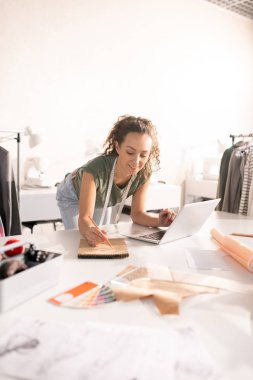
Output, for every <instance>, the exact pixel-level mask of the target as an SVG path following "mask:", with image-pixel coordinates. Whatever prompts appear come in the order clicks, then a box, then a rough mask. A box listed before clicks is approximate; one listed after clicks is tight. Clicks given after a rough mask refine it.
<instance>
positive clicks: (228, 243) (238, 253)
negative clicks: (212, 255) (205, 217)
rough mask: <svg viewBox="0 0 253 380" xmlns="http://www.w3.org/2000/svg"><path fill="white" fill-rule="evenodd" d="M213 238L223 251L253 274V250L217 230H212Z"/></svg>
mask: <svg viewBox="0 0 253 380" xmlns="http://www.w3.org/2000/svg"><path fill="white" fill-rule="evenodd" d="M211 235H212V237H213V238H214V239H215V240H216V241H217V242H218V243H219V244H220V246H221V249H222V250H223V251H224V252H226V253H228V254H229V255H231V256H232V257H233V258H234V259H235V260H237V261H238V262H239V263H240V264H241V265H243V266H244V267H245V268H246V269H248V270H249V271H250V272H253V249H252V248H251V247H249V246H247V245H246V244H243V243H242V242H240V241H239V240H237V239H236V238H234V237H232V236H230V235H224V234H222V233H221V232H220V231H219V230H217V229H216V228H213V229H212V230H211Z"/></svg>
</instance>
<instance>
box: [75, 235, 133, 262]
mask: <svg viewBox="0 0 253 380" xmlns="http://www.w3.org/2000/svg"><path fill="white" fill-rule="evenodd" d="M110 243H111V245H112V248H111V247H109V246H108V245H107V244H104V243H102V244H99V245H98V246H97V247H91V246H90V245H89V244H88V242H87V241H86V240H85V239H80V243H79V248H78V251H77V253H78V254H77V257H78V258H79V259H87V258H90V259H117V258H119V259H120V258H123V257H128V256H129V252H128V248H127V245H126V242H125V239H124V238H117V239H110Z"/></svg>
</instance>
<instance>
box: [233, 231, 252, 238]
mask: <svg viewBox="0 0 253 380" xmlns="http://www.w3.org/2000/svg"><path fill="white" fill-rule="evenodd" d="M230 235H233V236H243V237H251V238H252V237H253V234H245V233H243V232H232V233H231V234H230Z"/></svg>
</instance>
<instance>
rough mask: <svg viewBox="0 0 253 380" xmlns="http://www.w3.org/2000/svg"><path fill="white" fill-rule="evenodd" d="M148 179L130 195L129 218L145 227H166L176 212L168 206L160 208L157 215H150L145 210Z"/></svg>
mask: <svg viewBox="0 0 253 380" xmlns="http://www.w3.org/2000/svg"><path fill="white" fill-rule="evenodd" d="M149 184H150V183H149V181H147V182H146V183H145V184H144V185H142V186H141V187H140V188H139V189H138V190H137V191H136V192H135V193H134V194H133V197H132V205H131V218H132V220H133V222H134V223H137V224H140V225H142V226H147V227H167V226H169V225H170V224H171V223H172V221H173V220H174V218H175V216H176V213H175V212H174V211H173V210H170V209H168V208H166V209H164V210H162V211H161V212H160V213H159V215H158V216H151V215H149V214H148V213H147V212H146V211H145V201H146V194H147V190H148V186H149Z"/></svg>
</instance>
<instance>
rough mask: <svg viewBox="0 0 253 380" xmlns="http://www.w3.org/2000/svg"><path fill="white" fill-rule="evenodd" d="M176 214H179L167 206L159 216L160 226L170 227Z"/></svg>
mask: <svg viewBox="0 0 253 380" xmlns="http://www.w3.org/2000/svg"><path fill="white" fill-rule="evenodd" d="M176 216H177V214H176V213H175V211H173V210H171V209H169V208H165V209H164V210H162V211H160V213H159V217H158V219H159V227H168V226H169V225H170V224H171V223H172V222H173V220H174V219H175V217H176Z"/></svg>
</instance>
